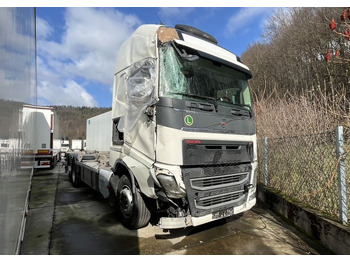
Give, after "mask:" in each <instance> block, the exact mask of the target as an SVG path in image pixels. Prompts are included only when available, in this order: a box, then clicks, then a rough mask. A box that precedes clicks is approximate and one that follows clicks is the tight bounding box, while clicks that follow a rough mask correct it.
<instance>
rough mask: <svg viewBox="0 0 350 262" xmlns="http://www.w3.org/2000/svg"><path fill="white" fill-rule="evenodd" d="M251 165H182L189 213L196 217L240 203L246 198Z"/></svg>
mask: <svg viewBox="0 0 350 262" xmlns="http://www.w3.org/2000/svg"><path fill="white" fill-rule="evenodd" d="M251 170H252V167H251V164H241V165H219V166H206V167H183V168H182V175H183V179H184V183H185V186H186V192H187V199H188V202H189V205H190V209H191V215H192V216H195V217H198V216H203V215H207V214H211V213H213V212H216V211H221V210H225V209H227V208H231V207H235V206H240V205H242V204H243V203H244V202H245V201H246V199H247V193H246V190H245V186H246V185H248V184H249V181H250V174H251Z"/></svg>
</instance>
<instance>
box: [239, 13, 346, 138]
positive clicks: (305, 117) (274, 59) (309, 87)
mask: <svg viewBox="0 0 350 262" xmlns="http://www.w3.org/2000/svg"><path fill="white" fill-rule="evenodd" d="M242 60H243V62H244V63H245V64H247V65H248V66H249V68H250V69H251V71H252V73H253V79H252V80H250V86H251V90H252V93H253V97H254V100H255V110H256V115H257V128H258V134H259V135H260V137H263V136H269V137H281V136H293V135H299V134H308V133H317V132H323V131H326V130H333V129H334V128H335V126H336V125H338V124H342V125H345V126H348V125H349V117H350V114H349V113H350V103H349V98H350V88H349V83H350V79H349V76H350V63H349V62H350V8H321V7H318V8H283V9H279V10H278V11H276V12H275V13H274V15H273V16H272V17H270V19H269V21H268V22H267V23H266V26H265V33H264V36H263V39H262V40H261V41H259V42H256V43H255V44H253V45H252V46H250V47H249V48H248V50H247V51H246V52H245V53H244V54H243V55H242Z"/></svg>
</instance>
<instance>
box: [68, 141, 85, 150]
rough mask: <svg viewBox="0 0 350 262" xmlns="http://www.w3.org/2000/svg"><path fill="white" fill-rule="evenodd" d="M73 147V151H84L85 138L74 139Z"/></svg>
mask: <svg viewBox="0 0 350 262" xmlns="http://www.w3.org/2000/svg"><path fill="white" fill-rule="evenodd" d="M71 149H72V150H73V151H82V150H83V140H81V139H72V141H71Z"/></svg>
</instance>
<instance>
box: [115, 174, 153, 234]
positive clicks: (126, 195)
mask: <svg viewBox="0 0 350 262" xmlns="http://www.w3.org/2000/svg"><path fill="white" fill-rule="evenodd" d="M118 217H119V220H120V222H122V223H123V224H124V225H125V226H126V227H128V228H130V229H137V228H141V227H145V226H147V225H148V222H149V220H150V218H151V213H150V211H149V210H148V208H147V206H146V204H145V202H144V200H143V198H142V196H141V194H140V193H139V192H138V191H137V190H136V192H135V194H133V193H132V186H131V182H130V180H129V178H128V177H127V176H126V175H123V176H122V177H121V178H120V180H119V186H118Z"/></svg>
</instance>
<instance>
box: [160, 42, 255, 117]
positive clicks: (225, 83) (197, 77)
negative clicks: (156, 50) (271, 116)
mask: <svg viewBox="0 0 350 262" xmlns="http://www.w3.org/2000/svg"><path fill="white" fill-rule="evenodd" d="M183 53H186V51H185V50H184V49H181V48H179V47H176V48H174V47H173V46H171V45H167V46H163V47H161V48H160V91H159V95H160V96H164V97H172V98H178V99H192V100H205V101H208V102H211V103H213V104H214V106H215V108H216V111H217V108H218V105H222V106H230V107H240V108H241V109H244V110H249V111H250V110H251V98H250V93H249V87H248V80H247V76H246V75H245V74H244V73H242V72H239V71H237V70H235V69H233V68H230V67H228V66H225V65H222V64H220V63H217V62H215V61H211V60H208V59H204V58H201V57H197V56H196V59H184V58H183V55H181V54H183ZM187 53H188V52H187ZM187 53H186V54H187Z"/></svg>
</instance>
